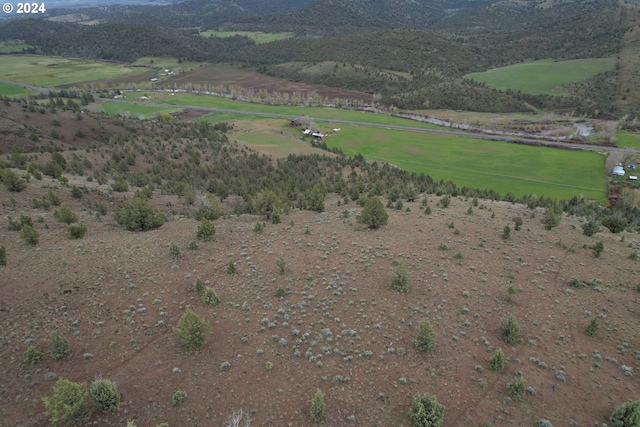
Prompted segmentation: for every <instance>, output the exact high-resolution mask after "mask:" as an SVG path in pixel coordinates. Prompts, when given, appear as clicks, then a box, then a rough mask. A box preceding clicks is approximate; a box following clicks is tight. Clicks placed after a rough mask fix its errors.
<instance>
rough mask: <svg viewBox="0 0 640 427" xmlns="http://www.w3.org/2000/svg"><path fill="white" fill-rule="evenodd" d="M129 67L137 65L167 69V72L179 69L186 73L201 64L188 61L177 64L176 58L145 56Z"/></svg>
mask: <svg viewBox="0 0 640 427" xmlns="http://www.w3.org/2000/svg"><path fill="white" fill-rule="evenodd" d="M131 65H137V66H141V65H144V66H149V67H154V68H167V69H169V70H173V69H175V68H178V67H180V68H182V69H183V70H185V71H188V70H192V69H194V68H196V67H198V66H200V65H201V63H200V62H190V61H183V62H178V58H171V57H168V56H145V57H142V58H139V59H138V60H137V61H135V62H134V63H133V64H131Z"/></svg>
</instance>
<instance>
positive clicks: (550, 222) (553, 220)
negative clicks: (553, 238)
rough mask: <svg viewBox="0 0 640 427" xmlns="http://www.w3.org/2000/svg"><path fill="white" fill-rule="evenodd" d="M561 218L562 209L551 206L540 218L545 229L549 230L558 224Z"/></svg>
mask: <svg viewBox="0 0 640 427" xmlns="http://www.w3.org/2000/svg"><path fill="white" fill-rule="evenodd" d="M561 219H562V211H560V208H558V207H556V206H551V207H549V208H547V210H546V211H545V214H544V217H543V218H542V223H543V224H544V228H545V229H547V230H551V229H552V228H555V227H557V226H558V225H560V220H561Z"/></svg>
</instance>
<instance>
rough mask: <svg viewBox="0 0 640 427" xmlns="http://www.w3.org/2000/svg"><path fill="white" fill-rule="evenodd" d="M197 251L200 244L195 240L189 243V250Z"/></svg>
mask: <svg viewBox="0 0 640 427" xmlns="http://www.w3.org/2000/svg"><path fill="white" fill-rule="evenodd" d="M196 249H198V243H197V242H196V241H195V240H192V241H191V242H189V250H191V251H195V250H196Z"/></svg>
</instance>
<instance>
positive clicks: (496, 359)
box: [489, 348, 505, 372]
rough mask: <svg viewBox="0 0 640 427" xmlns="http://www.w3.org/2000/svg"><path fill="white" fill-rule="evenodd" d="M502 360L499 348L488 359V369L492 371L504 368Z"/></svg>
mask: <svg viewBox="0 0 640 427" xmlns="http://www.w3.org/2000/svg"><path fill="white" fill-rule="evenodd" d="M504 361H505V358H504V352H503V351H502V349H500V348H499V349H497V350H496V351H495V353H494V354H493V356H492V357H491V359H489V369H491V371H493V372H501V371H502V370H503V369H504Z"/></svg>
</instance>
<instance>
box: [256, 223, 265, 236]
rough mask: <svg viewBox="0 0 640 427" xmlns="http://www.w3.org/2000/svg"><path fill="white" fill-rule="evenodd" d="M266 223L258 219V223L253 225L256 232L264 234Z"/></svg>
mask: <svg viewBox="0 0 640 427" xmlns="http://www.w3.org/2000/svg"><path fill="white" fill-rule="evenodd" d="M265 225H266V224H265V223H264V222H261V221H258V222H256V225H254V226H253V231H254V232H255V233H258V234H262V232H263V231H264V227H265Z"/></svg>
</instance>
